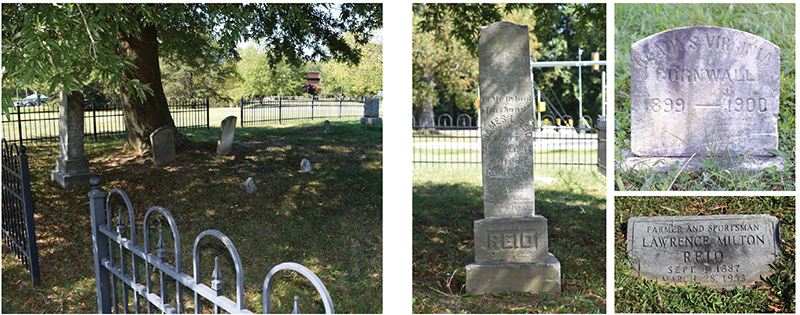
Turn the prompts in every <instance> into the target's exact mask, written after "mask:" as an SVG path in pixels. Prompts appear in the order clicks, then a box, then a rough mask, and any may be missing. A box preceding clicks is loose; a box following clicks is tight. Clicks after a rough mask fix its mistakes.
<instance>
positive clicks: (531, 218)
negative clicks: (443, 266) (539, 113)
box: [466, 22, 561, 294]
mask: <svg viewBox="0 0 800 315" xmlns="http://www.w3.org/2000/svg"><path fill="white" fill-rule="evenodd" d="M529 52H530V50H529V48H528V27H527V26H519V25H516V24H513V23H508V22H497V23H494V24H492V25H490V26H488V27H486V28H483V29H482V30H481V35H480V37H479V38H478V64H479V70H480V90H481V95H480V101H481V107H480V110H481V117H482V119H481V128H482V131H481V132H482V133H481V144H480V145H481V149H482V154H483V155H482V156H483V162H482V163H483V164H482V165H483V211H484V217H485V218H484V219H480V220H475V255H474V260H475V261H474V262H471V263H470V262H469V261H468V264H467V268H466V273H467V279H466V280H467V293H468V294H483V293H494V292H506V291H531V290H532V291H533V292H536V293H539V292H548V293H550V294H559V293H560V292H561V264H560V263H559V262H558V260H557V259H556V258H555V256H553V255H552V254H549V253H548V252H547V249H548V248H547V246H548V244H547V220H546V219H545V218H544V217H542V216H537V215H535V213H534V178H533V126H532V120H533V97H532V93H533V91H532V88H531V77H530V72H529V69H530V58H529Z"/></svg>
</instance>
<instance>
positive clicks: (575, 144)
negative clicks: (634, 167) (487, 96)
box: [412, 114, 599, 167]
mask: <svg viewBox="0 0 800 315" xmlns="http://www.w3.org/2000/svg"><path fill="white" fill-rule="evenodd" d="M548 116H549V115H548ZM549 118H550V119H549V120H548V121H551V122H552V121H557V120H556V119H553V118H552V117H549ZM585 118H587V117H585ZM545 119H547V117H545ZM590 124H591V123H590ZM477 125H478V123H477V122H473V121H472V118H471V117H470V116H469V115H467V114H461V115H459V116H458V117H457V118H456V119H455V120H454V119H452V117H451V116H450V115H449V114H442V115H440V116H439V117H438V118H437V119H436V120H434V119H433V117H431V116H430V115H427V114H424V115H422V116H421V117H420V119H419V120H417V119H416V118H413V117H412V134H413V136H412V138H413V140H412V142H413V163H414V164H422V165H432V164H452V165H474V166H479V165H481V145H480V144H481V143H480V137H479V129H478V126H477ZM533 128H534V133H533V150H534V155H533V164H534V165H566V166H575V167H581V166H597V165H598V160H597V149H598V142H599V141H598V133H597V132H598V129H597V128H586V129H584V130H581V129H579V128H573V127H567V126H553V125H544V126H541V127H533Z"/></svg>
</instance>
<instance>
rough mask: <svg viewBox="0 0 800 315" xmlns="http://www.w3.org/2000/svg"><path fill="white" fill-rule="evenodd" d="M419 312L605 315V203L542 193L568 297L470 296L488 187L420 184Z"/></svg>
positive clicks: (416, 244) (540, 209)
mask: <svg viewBox="0 0 800 315" xmlns="http://www.w3.org/2000/svg"><path fill="white" fill-rule="evenodd" d="M413 203H414V212H413V215H414V219H413V230H414V233H413V235H414V236H413V249H414V260H413V272H414V274H413V280H414V312H415V313H430V312H447V311H452V312H470V313H508V312H569V313H594V312H604V311H605V242H604V239H605V198H603V197H602V196H595V195H591V194H586V193H583V192H582V191H580V190H577V189H576V190H570V189H565V190H562V189H551V188H537V190H536V213H537V214H540V215H543V216H544V217H545V218H547V220H548V238H549V251H550V252H551V253H553V255H555V256H556V258H557V259H558V260H559V261H560V262H561V273H562V275H561V277H562V292H563V294H562V296H561V297H556V298H546V297H543V296H541V295H538V294H535V293H532V292H519V293H503V294H484V295H479V296H469V295H466V291H465V281H466V278H465V277H466V275H465V272H464V269H465V266H466V257H467V255H470V254H472V253H473V248H474V246H475V242H474V232H473V221H474V220H476V219H480V218H482V217H483V188H482V187H480V186H476V185H471V184H463V183H455V184H438V183H433V182H424V183H418V184H417V185H415V186H414V188H413Z"/></svg>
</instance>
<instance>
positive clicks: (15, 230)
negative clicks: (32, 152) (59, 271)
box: [2, 139, 41, 285]
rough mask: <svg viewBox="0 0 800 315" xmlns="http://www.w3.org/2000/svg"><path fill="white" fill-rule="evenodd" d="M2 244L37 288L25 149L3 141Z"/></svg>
mask: <svg viewBox="0 0 800 315" xmlns="http://www.w3.org/2000/svg"><path fill="white" fill-rule="evenodd" d="M2 142H3V241H5V243H6V244H7V245H8V246H9V247H10V248H11V251H12V252H13V253H14V254H15V255H16V256H17V258H19V259H20V260H21V261H22V264H23V265H24V266H25V268H27V269H28V270H29V271H30V273H31V278H32V279H33V284H35V285H38V284H39V283H40V281H41V279H40V277H39V251H38V250H37V248H36V226H35V224H34V222H33V198H32V197H31V179H30V174H29V169H28V155H27V154H25V146H20V147H17V145H16V144H12V145H10V146H9V145H8V143H7V142H6V139H3V141H2Z"/></svg>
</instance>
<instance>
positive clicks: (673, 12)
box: [614, 3, 796, 191]
mask: <svg viewBox="0 0 800 315" xmlns="http://www.w3.org/2000/svg"><path fill="white" fill-rule="evenodd" d="M696 25H711V26H721V27H727V28H732V29H738V30H742V31H745V32H749V33H752V34H755V35H758V36H760V37H762V38H764V39H766V40H768V41H770V42H772V43H774V44H776V45H778V47H779V48H780V49H781V83H780V108H779V118H778V135H779V139H778V141H779V142H778V152H776V153H778V155H781V156H784V157H785V158H786V159H787V162H786V163H784V170H783V171H781V172H779V171H777V170H775V169H766V170H764V171H762V172H760V173H757V174H749V173H746V172H739V171H737V170H729V169H725V168H722V167H720V166H719V165H718V164H716V163H712V162H709V163H705V164H704V165H703V166H702V167H701V168H700V169H697V170H694V171H690V172H679V171H680V166H681V165H675V166H674V167H672V171H669V172H668V174H663V173H662V174H654V172H653V171H652V170H650V171H632V170H627V169H620V166H617V167H616V169H617V170H616V177H615V181H616V189H617V190H728V191H733V190H749V191H757V190H784V191H794V190H795V154H794V152H795V148H796V144H795V143H796V141H795V128H796V126H795V39H794V38H795V32H794V26H795V8H794V5H793V4H761V3H757V4H742V3H737V4H660V3H652V4H628V3H626V4H617V5H616V6H615V26H616V29H615V32H616V42H615V51H616V53H615V66H614V67H615V80H614V81H615V82H616V100H615V106H616V107H615V108H616V112H615V119H616V124H615V140H616V144H617V145H616V148H617V151H616V154H615V155H616V156H615V159H616V160H617V161H621V160H622V155H621V152H620V150H629V149H630V146H631V143H630V141H631V140H630V112H631V109H630V80H631V78H630V47H631V44H633V43H635V42H636V41H639V40H641V39H644V38H645V37H647V36H650V35H653V34H656V33H659V32H662V31H666V30H669V29H673V28H677V27H684V26H696ZM665 175H666V176H665Z"/></svg>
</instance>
